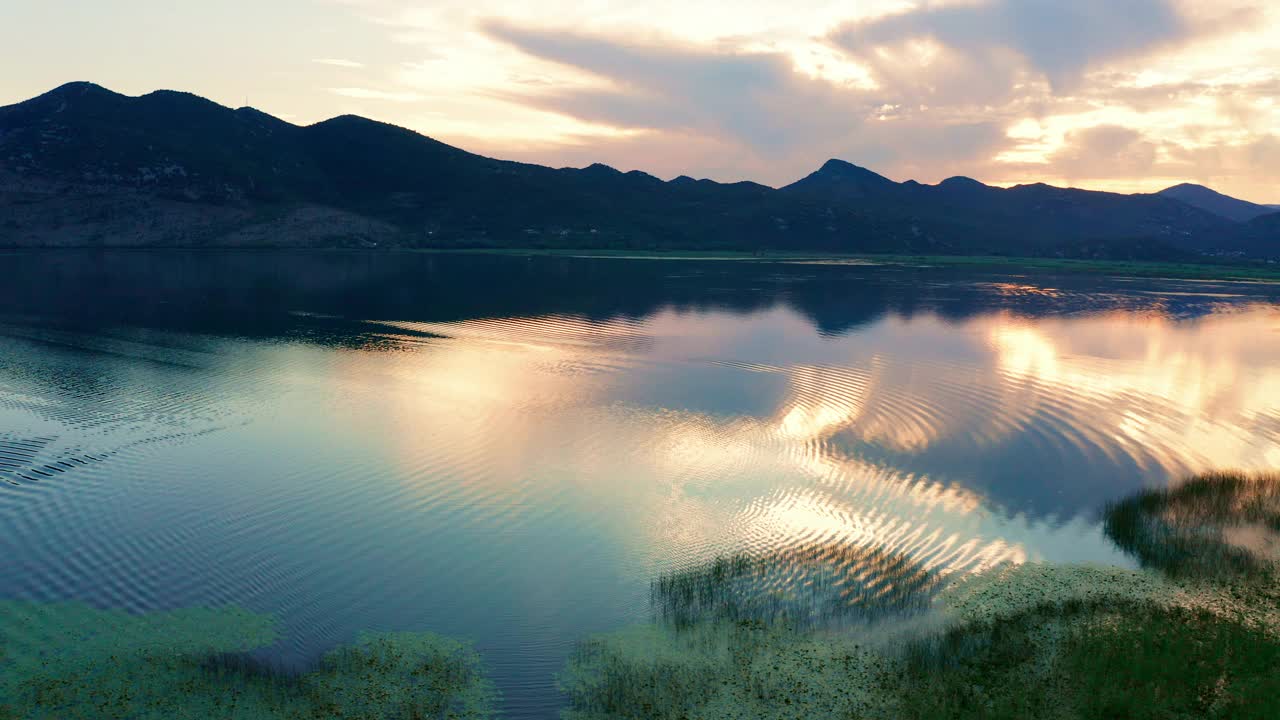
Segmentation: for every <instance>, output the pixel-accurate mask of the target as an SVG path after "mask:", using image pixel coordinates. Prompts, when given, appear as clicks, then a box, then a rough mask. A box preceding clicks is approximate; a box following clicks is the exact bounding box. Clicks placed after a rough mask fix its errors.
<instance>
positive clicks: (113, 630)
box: [0, 602, 495, 720]
mask: <svg viewBox="0 0 1280 720" xmlns="http://www.w3.org/2000/svg"><path fill="white" fill-rule="evenodd" d="M274 639H275V630H274V626H273V623H272V620H271V618H269V617H266V616H262V615H255V614H252V613H247V612H244V611H240V610H235V609H224V610H181V611H176V612H168V613H155V614H150V615H130V614H128V613H123V612H114V611H107V610H97V609H94V608H91V607H88V606H85V605H79V604H35V603H20V602H3V603H0V718H8V717H12V718H24V720H72V719H75V718H86V719H88V718H93V719H97V718H129V719H130V720H150V719H155V720H161V719H163V720H174V719H180V718H201V719H203V718H243V719H244V720H259V719H272V720H274V719H276V718H280V719H284V718H288V719H290V720H309V719H312V718H315V719H319V718H334V717H341V718H350V719H359V720H388V719H392V718H397V719H399V718H403V719H404V720H417V719H418V718H451V719H456V720H462V719H471V718H485V717H490V716H491V715H492V714H493V709H494V706H495V692H494V690H493V687H492V685H491V684H490V683H489V681H488V680H487V679H486V678H485V676H484V674H483V670H482V668H481V665H480V660H479V657H478V656H477V655H476V653H475V652H474V651H473V650H472V649H471V648H470V647H468V646H466V645H464V644H462V643H459V642H456V641H453V640H449V639H447V638H442V637H439V636H437V635H433V634H430V633H403V634H370V635H365V636H362V637H361V638H360V639H359V640H358V641H357V642H356V643H355V644H353V645H350V646H345V647H341V648H338V649H336V650H334V651H332V652H330V653H329V654H328V655H326V656H325V657H324V659H323V660H322V662H321V663H320V666H319V667H318V668H317V669H316V670H314V671H313V672H309V673H306V674H294V673H290V672H287V671H284V670H281V669H278V668H275V667H273V666H271V665H266V664H262V663H259V662H256V661H254V660H253V659H252V658H251V656H249V655H247V654H246V653H248V652H249V651H251V650H253V649H255V648H259V647H262V646H265V645H267V644H269V643H271V642H272V641H274Z"/></svg>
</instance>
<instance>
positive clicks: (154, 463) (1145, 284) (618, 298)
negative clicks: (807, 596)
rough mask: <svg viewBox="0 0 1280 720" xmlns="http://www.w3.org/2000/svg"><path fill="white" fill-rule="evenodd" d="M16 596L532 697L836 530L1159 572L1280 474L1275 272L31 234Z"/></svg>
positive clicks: (21, 299) (516, 710)
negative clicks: (474, 664) (769, 558)
mask: <svg viewBox="0 0 1280 720" xmlns="http://www.w3.org/2000/svg"><path fill="white" fill-rule="evenodd" d="M0 277H3V278H4V283H3V284H0V598H3V599H22V600H35V601H57V600H79V601H84V602H87V603H89V604H91V605H93V606H96V607H100V608H113V609H122V610H128V611H131V612H146V611H153V610H165V609H173V608H183V607H191V606H222V605H235V606H240V607H244V608H247V609H249V610H253V611H256V612H261V613H268V614H271V615H274V616H275V617H276V618H278V620H279V623H280V628H281V630H282V639H281V640H280V641H279V642H278V643H276V644H275V645H273V646H271V647H269V648H267V649H265V650H263V651H262V653H261V654H262V655H263V656H264V658H266V659H268V660H270V661H271V662H274V663H280V664H283V665H285V666H288V667H296V668H302V667H305V666H307V665H308V664H310V663H312V662H314V661H315V659H316V658H317V657H318V656H320V655H321V654H322V653H324V652H325V651H327V650H329V649H330V648H332V647H334V646H335V645H338V644H341V643H346V642H349V641H350V640H351V639H352V638H354V637H355V636H356V634H357V633H358V632H360V631H363V630H431V631H435V632H439V633H443V634H446V635H450V636H455V637H458V638H461V639H466V640H470V641H472V642H474V643H475V645H476V648H477V649H478V650H479V651H480V653H481V655H482V657H483V658H484V660H485V662H486V664H487V666H488V668H489V670H490V673H491V676H492V677H493V679H494V680H495V682H496V683H497V685H498V687H499V689H500V690H501V692H502V694H503V696H504V701H503V707H504V709H505V711H506V713H507V716H508V717H512V718H546V717H553V716H554V715H555V712H556V709H557V708H558V707H560V705H561V702H562V701H561V697H560V695H559V694H558V692H557V690H556V688H555V684H554V677H555V674H556V673H557V672H558V671H560V670H561V668H562V667H563V665H564V663H565V660H566V658H567V657H568V656H569V653H570V652H571V651H572V649H573V647H574V644H575V643H576V642H577V641H579V640H581V639H582V638H584V637H586V636H588V635H590V634H592V633H597V632H603V631H609V630H614V629H617V628H620V627H624V626H626V625H629V624H634V623H638V622H644V621H646V620H647V619H648V618H649V617H650V616H651V612H652V611H651V608H650V582H651V580H652V579H653V578H654V577H655V576H656V575H658V574H660V573H663V572H669V571H672V570H677V569H682V568H689V567H693V566H696V565H698V564H700V563H705V562H707V561H709V560H711V559H713V558H715V557H717V556H720V555H728V554H734V553H740V552H748V553H764V552H772V551H778V550H786V549H787V548H792V547H800V546H804V545H806V544H814V543H830V542H839V543H847V544H853V545H856V546H861V547H868V548H883V549H885V550H889V551H892V552H894V553H901V554H904V555H906V556H909V557H911V558H913V559H914V560H916V561H918V562H919V563H921V564H923V565H925V566H927V567H929V568H931V569H934V570H936V571H938V572H940V573H943V574H945V575H947V576H953V577H959V576H963V575H965V574H967V573H972V572H976V571H980V570H982V569H984V568H988V567H991V566H993V565H996V564H998V563H1002V562H1010V561H1012V562H1026V561H1053V562H1095V563H1104V564H1114V565H1122V566H1133V565H1134V561H1133V560H1132V559H1130V558H1129V557H1128V556H1126V555H1124V554H1123V553H1121V552H1120V551H1119V550H1118V549H1116V548H1115V547H1114V545H1113V544H1112V543H1111V542H1110V541H1109V540H1108V539H1107V538H1106V537H1105V536H1104V534H1103V533H1102V531H1101V530H1100V527H1099V513H1100V511H1101V509H1102V508H1103V506H1104V505H1105V504H1106V503H1108V502H1112V501H1116V500H1119V499H1121V498H1124V497H1125V496H1128V495H1130V494H1132V493H1133V492H1135V491H1137V490H1140V489H1142V488H1144V487H1149V486H1160V485H1163V484H1166V483H1169V482H1170V481H1171V480H1175V479H1177V478H1180V477H1182V476H1184V475H1186V474H1188V473H1191V472H1195V471H1200V470H1207V469H1214V468H1227V467H1231V468H1243V469H1257V468H1268V467H1277V466H1280V362H1277V358H1280V285H1268V284H1256V283H1239V282H1206V281H1185V280H1159V279H1133V278H1119V277H1117V278H1112V277H1105V276H1101V275H1083V274H1077V275H1052V274H1025V273H1022V274H1020V273H1018V272H1017V271H1014V270H1010V271H1007V272H1004V273H998V274H997V273H993V272H984V271H976V270H963V271H960V270H955V269H930V268H910V267H901V266H865V265H857V264H846V263H812V262H806V263H801V262H795V263H787V262H750V261H708V260H674V259H673V260H654V259H613V258H607V259H606V258H568V257H520V256H514V255H513V256H481V255H447V254H414V253H354V252H352V253H342V252H332V253H323V252H317V253H285V252H279V253H275V252H271V253H269V252H240V253H233V252H227V253H222V252H125V251H120V252H91V251H65V252H33V253H18V252H15V253H0Z"/></svg>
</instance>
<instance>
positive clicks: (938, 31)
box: [832, 0, 1195, 89]
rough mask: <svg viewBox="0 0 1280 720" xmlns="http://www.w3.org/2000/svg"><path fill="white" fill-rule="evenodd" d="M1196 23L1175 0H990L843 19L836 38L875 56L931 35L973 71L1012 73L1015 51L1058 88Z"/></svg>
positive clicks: (1179, 35)
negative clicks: (861, 19) (880, 50)
mask: <svg viewBox="0 0 1280 720" xmlns="http://www.w3.org/2000/svg"><path fill="white" fill-rule="evenodd" d="M1194 30H1195V26H1193V25H1192V24H1191V23H1190V22H1188V21H1187V19H1186V18H1185V17H1184V16H1183V14H1182V13H1181V12H1179V10H1178V8H1177V7H1176V6H1175V4H1174V3H1173V2H1170V0H1069V1H1064V0H991V1H990V2H987V3H983V4H979V5H962V6H957V5H948V6H942V7H937V6H934V5H924V6H922V7H920V8H919V9H916V10H912V11H908V12H904V13H899V14H896V15H890V16H888V17H884V18H879V19H874V20H869V21H864V22H858V23H853V24H850V25H846V26H845V27H843V28H841V29H840V30H838V31H837V32H835V33H834V34H833V35H832V40H833V41H834V42H835V43H836V44H837V45H839V46H840V47H843V48H844V49H846V50H847V51H849V52H850V53H852V54H854V55H857V56H859V57H873V56H874V53H873V51H874V49H875V48H882V47H895V46H901V45H903V44H904V43H908V42H910V41H913V40H921V39H929V40H932V41H934V42H936V43H938V44H940V45H941V46H943V47H944V48H946V49H948V50H949V51H952V52H953V53H955V55H956V57H957V58H959V59H960V60H961V62H963V63H965V64H966V65H967V66H969V67H968V69H969V70H970V71H971V72H970V74H972V75H976V74H978V72H986V71H990V70H993V69H994V70H995V71H997V72H998V73H1000V74H1002V75H1007V74H1008V73H1009V70H1008V67H1009V63H1008V57H1009V54H1012V55H1015V56H1017V57H1018V58H1021V59H1022V60H1023V61H1024V62H1025V63H1026V65H1027V67H1028V68H1029V69H1031V70H1033V71H1035V72H1037V73H1041V74H1043V76H1044V77H1046V78H1047V79H1048V80H1049V82H1050V84H1051V85H1052V86H1053V87H1054V88H1055V89H1068V88H1071V87H1073V86H1075V85H1076V84H1077V83H1078V82H1079V81H1080V79H1081V77H1082V76H1083V74H1084V72H1085V71H1086V70H1087V69H1089V68H1091V67H1095V66H1098V65H1101V64H1103V63H1106V62H1109V61H1113V60H1117V59H1121V58H1125V57H1131V56H1135V55H1139V54H1142V53H1145V52H1149V51H1151V50H1153V49H1155V48H1158V47H1160V46H1163V45H1167V44H1170V43H1175V42H1180V41H1183V40H1185V39H1187V38H1189V37H1191V36H1192V35H1193V33H1194ZM881 70H882V72H883V68H882V69H881Z"/></svg>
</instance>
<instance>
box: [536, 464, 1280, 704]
mask: <svg viewBox="0 0 1280 720" xmlns="http://www.w3.org/2000/svg"><path fill="white" fill-rule="evenodd" d="M1278 497H1280V490H1278V489H1277V480H1276V478H1275V477H1273V476H1265V475H1253V476H1245V475H1240V474H1217V475H1207V476H1202V477H1199V478H1196V479H1193V480H1191V481H1189V482H1187V483H1186V484H1184V485H1182V486H1180V487H1179V488H1178V489H1175V490H1172V491H1168V492H1161V493H1147V494H1144V495H1141V496H1139V497H1137V498H1134V499H1132V500H1129V501H1127V502H1125V503H1122V504H1120V505H1117V506H1113V507H1111V508H1109V509H1108V513H1107V523H1106V529H1107V531H1108V532H1109V533H1110V534H1111V535H1112V536H1113V537H1114V538H1115V539H1116V541H1117V543H1118V544H1120V545H1121V547H1123V548H1125V549H1126V550H1127V551H1129V552H1132V553H1133V554H1134V555H1135V556H1137V557H1138V559H1139V560H1140V561H1141V562H1142V563H1143V565H1144V566H1146V569H1144V570H1141V571H1130V570H1125V569H1121V568H1104V567H1090V566H1052V565H1037V564H1028V565H1022V566H1003V567H998V568H995V569H993V570H990V571H987V572H985V573H983V574H980V575H978V576H975V577H971V578H968V579H965V580H963V581H959V582H956V583H953V584H951V585H949V586H947V587H946V588H944V589H940V590H939V585H937V584H935V580H936V578H935V576H933V575H931V574H929V573H928V572H924V571H923V570H922V571H921V572H920V573H916V572H914V571H907V572H899V573H897V574H891V575H889V576H887V577H885V578H883V579H882V580H880V581H875V580H873V579H872V578H871V576H872V575H873V574H874V573H875V572H876V571H877V568H886V569H890V570H892V569H894V568H897V569H899V570H901V569H905V568H914V567H915V566H914V565H913V564H912V563H911V562H910V561H909V560H907V559H905V558H893V557H891V556H877V555H875V554H874V553H871V554H867V555H857V554H855V555H853V556H852V557H851V559H850V561H842V560H840V559H839V558H845V557H847V555H846V554H845V552H842V551H840V550H838V549H824V550H817V549H813V548H806V549H803V550H801V551H798V552H797V553H795V554H793V555H791V556H786V555H775V556H766V557H756V558H752V557H738V558H729V559H721V560H718V561H716V562H714V563H711V564H709V565H708V566H706V567H704V568H701V569H698V570H691V571H684V572H681V573H675V574H670V575H664V576H662V577H660V578H658V579H657V580H656V581H655V582H654V591H653V597H654V606H655V616H656V619H657V620H658V622H655V623H654V624H653V625H649V626H643V627H637V628H632V629H629V630H626V631H623V632H618V633H612V634H608V635H602V636H598V637H594V638H591V639H590V640H588V641H586V642H584V643H582V644H581V645H580V646H579V647H578V650H577V652H576V653H575V654H574V656H573V658H572V659H571V660H570V662H569V664H568V666H567V668H566V670H565V672H564V673H563V674H562V676H561V678H560V685H561V688H562V689H563V690H564V692H565V693H566V694H567V696H568V698H569V706H570V707H569V709H568V710H567V711H566V712H565V717H566V718H567V719H568V720H606V719H608V720H614V719H617V720H622V719H635V720H640V719H641V718H644V719H650V718H653V719H665V718H671V719H673V720H674V719H676V718H682V719H689V720H698V719H702V720H721V719H727V718H744V719H745V718H779V719H782V718H797V719H798V718H827V717H832V718H868V719H871V718H880V719H883V720H898V719H904V720H916V719H919V720H924V719H926V718H930V719H932V718H1010V719H1012V718H1026V717H1036V718H1062V719H1063V720H1069V719H1080V720H1084V719H1086V718H1102V717H1117V718H1118V717H1123V718H1152V719H1154V718H1188V719H1190V718H1272V717H1280V673H1277V672H1275V668H1276V667H1278V666H1280V590H1278V589H1277V588H1278V586H1280V584H1278V583H1277V573H1276V572H1275V570H1276V562H1277V560H1280V558H1277V556H1275V555H1274V554H1273V548H1274V545H1269V544H1267V543H1268V542H1270V540H1273V539H1274V535H1271V536H1266V535H1265V533H1264V534H1263V535H1262V536H1261V537H1262V539H1261V540H1259V537H1260V536H1259V534H1258V533H1259V532H1262V531H1263V530H1265V531H1266V532H1271V533H1274V532H1275V531H1276V530H1277V529H1280V523H1278V519H1280V515H1277V509H1278V508H1280V505H1277V498H1278ZM1242 528H1243V529H1244V530H1241V529H1242ZM1224 559H1225V560H1224ZM1224 562H1225V567H1226V569H1227V572H1223V571H1218V570H1214V568H1216V567H1219V566H1222V565H1223V564H1224ZM784 577H785V578H787V582H786V583H783V582H781V580H782V579H783V578H784ZM815 578H816V579H817V582H814V579H815ZM899 579H901V580H905V584H903V585H901V586H899V585H898V584H897V581H898V580H899ZM792 581H796V582H792ZM785 584H789V585H790V586H791V587H798V588H801V592H800V593H799V594H797V593H796V592H795V591H792V592H791V593H790V594H784V595H782V598H783V599H784V600H785V601H779V600H777V599H776V598H777V593H776V592H775V591H774V589H776V588H780V587H782V586H783V585H785ZM872 588H878V590H876V591H873V592H871V593H867V592H865V591H866V590H868V589H872ZM832 589H837V592H835V593H834V594H832V593H831V592H830V591H831V590H832ZM832 597H836V598H843V599H845V600H849V599H853V600H854V602H852V603H850V604H849V607H853V608H859V607H861V608H862V609H864V610H870V609H877V610H883V611H884V613H883V614H877V613H871V614H869V615H868V616H867V617H871V616H877V617H890V616H892V614H893V611H894V610H899V611H903V612H915V611H916V610H917V609H919V607H918V606H917V605H916V603H917V602H918V601H920V600H922V599H924V600H925V602H926V604H929V605H931V606H932V609H933V610H934V611H935V612H934V614H932V615H931V616H930V617H931V619H932V620H933V622H928V621H922V619H921V618H916V620H915V621H913V622H912V623H911V624H910V625H907V624H895V623H891V622H890V623H883V624H882V625H879V626H876V627H875V628H872V627H871V626H868V627H865V628H861V629H859V630H858V631H856V632H846V631H843V629H841V628H836V627H832V626H831V625H829V624H824V623H822V622H818V620H819V619H820V618H819V615H820V614H819V613H815V612H812V611H813V610H814V609H815V608H824V607H825V608H828V609H830V608H831V607H832V606H831V605H824V602H825V601H824V600H823V598H827V599H830V598H832ZM867 598H878V599H884V600H885V602H884V604H883V605H877V604H876V602H872V603H870V604H864V603H865V601H866V599H867ZM895 598H901V599H910V600H909V601H907V602H905V603H898V602H897V601H896V600H895ZM928 600H933V602H928ZM841 607H843V605H841ZM796 608H798V610H796ZM833 617H834V618H836V619H839V617H840V613H836V614H835V615H834V616H833ZM912 628H914V629H912ZM921 628H923V629H921Z"/></svg>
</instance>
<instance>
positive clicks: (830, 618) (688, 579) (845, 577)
mask: <svg viewBox="0 0 1280 720" xmlns="http://www.w3.org/2000/svg"><path fill="white" fill-rule="evenodd" d="M941 587H942V579H941V577H940V576H939V575H938V574H937V573H935V572H933V571H931V570H929V569H928V568H926V567H925V566H924V565H922V564H921V563H919V562H917V561H915V560H913V559H912V558H910V557H908V556H906V555H903V554H900V553H892V552H888V551H885V550H883V549H880V548H877V547H868V546H862V545H850V544H839V543H823V544H805V545H800V546H796V547H790V548H784V549H780V550H774V551H771V552H767V553H759V554H748V553H743V554H738V555H733V556H730V557H721V558H717V559H716V560H714V561H713V562H711V563H709V564H707V565H705V566H702V567H697V568H694V569H691V570H683V571H679V572H671V573H664V574H662V575H659V576H658V577H657V578H656V579H655V580H654V581H653V583H652V584H651V587H650V599H651V602H652V605H653V608H654V610H655V613H656V615H657V617H658V619H659V620H660V621H662V622H665V623H669V624H671V625H673V626H675V627H676V628H685V627H689V626H692V625H695V624H699V623H705V622H707V621H727V622H731V623H733V622H740V621H759V622H765V623H778V622H783V623H787V624H790V625H792V626H796V627H800V628H815V627H830V626H832V625H839V624H850V623H869V622H874V621H876V620H879V619H882V618H885V617H889V616H894V615H909V614H915V613H920V612H924V611H926V610H927V609H928V608H929V606H930V605H931V603H932V602H933V598H934V596H935V595H936V594H937V593H938V591H939V590H940V589H941Z"/></svg>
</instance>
